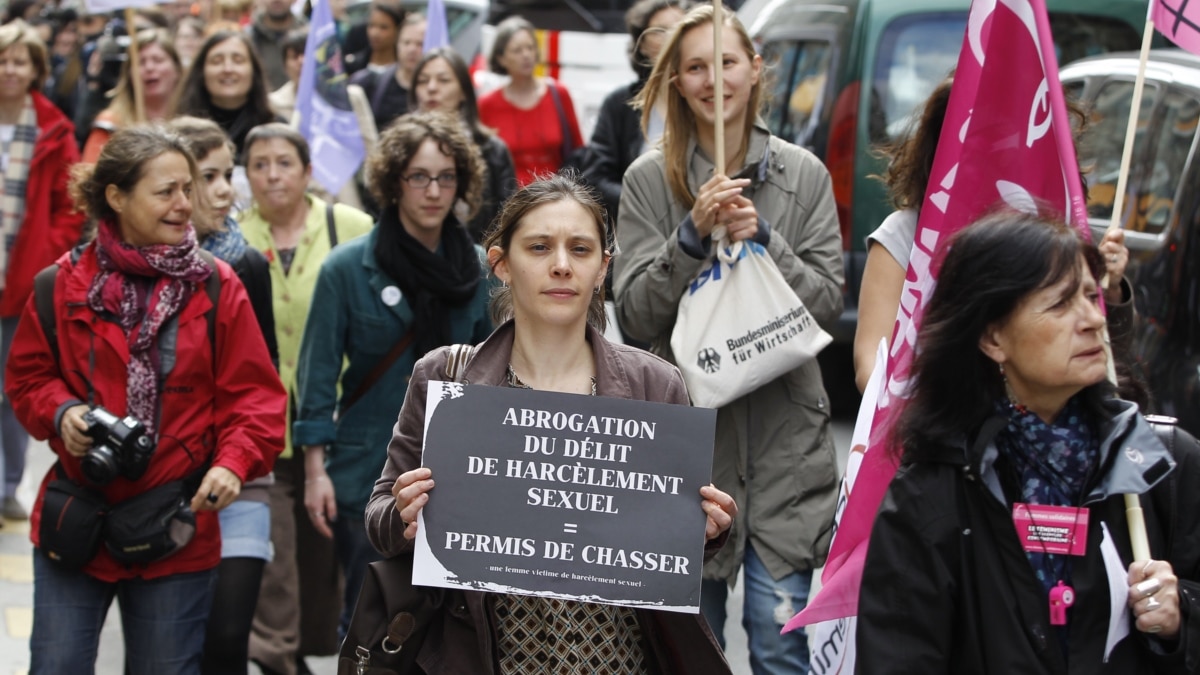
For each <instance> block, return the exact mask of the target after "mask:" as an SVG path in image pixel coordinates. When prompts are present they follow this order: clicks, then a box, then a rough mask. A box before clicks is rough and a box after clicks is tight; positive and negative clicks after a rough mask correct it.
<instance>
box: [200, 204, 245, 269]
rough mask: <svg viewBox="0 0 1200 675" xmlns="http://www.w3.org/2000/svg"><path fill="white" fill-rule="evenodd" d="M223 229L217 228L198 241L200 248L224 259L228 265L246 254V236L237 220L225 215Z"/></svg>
mask: <svg viewBox="0 0 1200 675" xmlns="http://www.w3.org/2000/svg"><path fill="white" fill-rule="evenodd" d="M223 227H224V228H225V229H224V230H217V231H216V232H213V233H212V234H210V235H208V236H207V237H205V238H204V241H202V242H200V248H202V249H204V250H205V251H208V252H209V253H211V254H213V255H214V256H216V257H218V258H220V259H221V260H224V261H225V262H227V263H229V264H230V265H233V264H236V263H237V262H238V261H239V260H241V259H242V256H243V255H245V254H246V238H245V237H243V236H242V229H241V228H240V227H238V224H237V221H236V220H234V219H233V218H230V217H229V216H226V217H225V222H224V223H223Z"/></svg>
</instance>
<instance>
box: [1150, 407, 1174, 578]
mask: <svg viewBox="0 0 1200 675" xmlns="http://www.w3.org/2000/svg"><path fill="white" fill-rule="evenodd" d="M1145 419H1146V421H1147V422H1149V423H1150V428H1151V429H1153V430H1154V435H1155V436H1157V437H1158V440H1159V442H1160V443H1162V444H1163V446H1165V447H1166V448H1167V452H1168V453H1170V455H1171V457H1172V458H1174V457H1175V433H1176V430H1177V428H1176V425H1177V424H1178V420H1176V419H1175V418H1174V417H1166V416H1164V415H1145ZM1166 483H1167V484H1166V488H1167V489H1165V490H1151V491H1150V496H1151V500H1152V502H1153V504H1154V511H1155V515H1156V516H1157V518H1158V519H1159V521H1160V522H1165V523H1166V527H1164V528H1163V529H1164V530H1165V532H1164V533H1163V534H1164V536H1165V538H1166V545H1167V550H1166V551H1163V552H1160V555H1162V556H1164V557H1166V556H1169V555H1170V553H1171V551H1172V550H1173V549H1172V546H1174V544H1175V523H1176V522H1177V521H1178V520H1179V518H1178V513H1176V508H1175V507H1176V505H1177V504H1179V500H1178V498H1177V497H1178V491H1179V481H1177V480H1175V476H1174V475H1169V476H1167V478H1166ZM1164 497H1165V498H1166V500H1167V503H1165V504H1164V503H1163V498H1164Z"/></svg>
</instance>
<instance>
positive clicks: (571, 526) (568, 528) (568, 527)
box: [563, 523, 579, 534]
mask: <svg viewBox="0 0 1200 675" xmlns="http://www.w3.org/2000/svg"><path fill="white" fill-rule="evenodd" d="M563 532H566V533H567V534H575V533H576V532H579V526H578V525H576V524H575V523H563Z"/></svg>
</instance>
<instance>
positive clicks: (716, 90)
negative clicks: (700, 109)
mask: <svg viewBox="0 0 1200 675" xmlns="http://www.w3.org/2000/svg"><path fill="white" fill-rule="evenodd" d="M724 12H725V8H724V7H722V6H721V0H713V106H714V108H713V145H714V146H715V147H714V149H713V155H714V156H713V166H714V167H715V171H714V172H715V173H718V174H721V175H725V56H724V55H725V48H724V46H723V44H722V43H723V40H722V37H723V36H722V35H721V33H723V32H724V30H725V13H724Z"/></svg>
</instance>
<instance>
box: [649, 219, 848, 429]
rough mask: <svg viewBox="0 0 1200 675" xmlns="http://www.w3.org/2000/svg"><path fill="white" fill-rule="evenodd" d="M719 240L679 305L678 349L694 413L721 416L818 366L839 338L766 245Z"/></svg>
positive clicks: (674, 344) (719, 236)
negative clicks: (796, 372) (812, 362)
mask: <svg viewBox="0 0 1200 675" xmlns="http://www.w3.org/2000/svg"><path fill="white" fill-rule="evenodd" d="M724 235H725V233H724V230H723V228H718V230H717V231H716V232H714V235H713V246H714V248H715V249H716V255H715V256H713V257H712V258H711V259H710V260H709V261H708V262H707V263H706V264H705V266H704V268H703V269H701V270H700V273H699V274H697V275H696V278H695V279H693V280H692V282H691V283H690V284H688V287H687V289H686V290H685V291H684V293H683V299H682V300H680V302H679V315H678V317H677V318H676V320H675V330H674V331H673V332H672V333H671V349H672V350H673V351H674V352H675V360H676V361H677V362H678V365H679V370H680V372H682V373H683V380H684V382H686V383H687V388H688V393H689V394H690V395H691V397H692V403H693V404H694V405H697V406H700V407H704V408H719V407H721V406H723V405H725V404H726V403H729V402H730V401H733V400H734V399H737V398H739V397H741V396H745V395H746V394H748V393H750V392H752V391H754V390H755V389H758V388H759V387H761V386H763V385H764V384H766V383H768V382H770V381H771V380H774V379H775V378H777V377H780V376H781V375H783V374H784V373H786V372H788V371H790V370H792V369H794V368H796V367H797V366H799V365H801V364H803V363H804V362H806V361H808V360H809V359H811V358H813V357H814V356H816V355H817V353H818V352H820V351H821V350H822V349H824V348H825V346H826V345H828V344H829V343H830V342H831V341H832V338H831V337H830V336H829V334H828V333H826V332H825V331H824V330H822V329H821V327H820V326H818V325H817V322H816V320H815V319H813V317H812V314H810V313H809V312H808V309H807V308H805V307H804V303H802V302H800V298H798V297H797V296H796V292H795V291H793V290H792V287H791V286H789V285H788V283H787V281H785V280H784V278H783V275H782V274H780V272H779V268H778V267H777V266H776V265H775V261H774V260H772V259H771V256H770V255H769V254H768V253H767V249H766V248H765V247H764V246H762V245H761V244H758V243H755V242H753V241H749V240H743V241H738V242H734V243H733V244H729V243H728V241H726V240H725V236H724Z"/></svg>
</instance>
